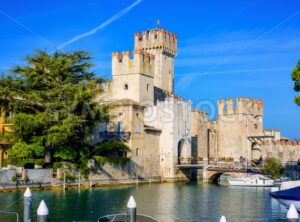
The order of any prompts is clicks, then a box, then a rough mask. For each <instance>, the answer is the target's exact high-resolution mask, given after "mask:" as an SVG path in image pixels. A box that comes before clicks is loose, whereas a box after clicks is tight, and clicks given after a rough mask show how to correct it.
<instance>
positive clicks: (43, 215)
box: [37, 200, 49, 222]
mask: <svg viewBox="0 0 300 222" xmlns="http://www.w3.org/2000/svg"><path fill="white" fill-rule="evenodd" d="M48 221H49V210H48V207H47V205H46V203H45V201H43V200H42V201H41V203H40V205H39V208H38V209H37V222H48Z"/></svg>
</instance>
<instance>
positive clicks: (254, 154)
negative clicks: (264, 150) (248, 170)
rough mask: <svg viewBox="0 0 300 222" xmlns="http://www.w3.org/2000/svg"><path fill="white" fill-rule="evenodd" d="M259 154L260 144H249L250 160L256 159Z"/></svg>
mask: <svg viewBox="0 0 300 222" xmlns="http://www.w3.org/2000/svg"><path fill="white" fill-rule="evenodd" d="M260 156H261V149H260V145H259V144H258V143H257V142H253V143H252V144H251V161H253V160H258V159H259V157H260Z"/></svg>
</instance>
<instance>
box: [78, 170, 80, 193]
mask: <svg viewBox="0 0 300 222" xmlns="http://www.w3.org/2000/svg"><path fill="white" fill-rule="evenodd" d="M80 179H81V172H80V171H79V178H78V189H80V182H81V181H80Z"/></svg>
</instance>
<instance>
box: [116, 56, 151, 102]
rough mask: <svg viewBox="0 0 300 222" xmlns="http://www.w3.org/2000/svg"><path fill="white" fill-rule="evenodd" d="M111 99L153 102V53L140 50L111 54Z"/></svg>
mask: <svg viewBox="0 0 300 222" xmlns="http://www.w3.org/2000/svg"><path fill="white" fill-rule="evenodd" d="M112 74H113V81H112V100H120V99H131V100H133V101H135V102H137V103H143V104H147V105H151V104H153V97H154V86H153V84H154V81H153V76H154V55H151V54H149V53H147V52H144V51H142V50H135V51H134V54H133V58H131V53H130V52H129V51H125V52H122V53H119V52H116V53H113V54H112Z"/></svg>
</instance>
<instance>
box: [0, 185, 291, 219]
mask: <svg viewBox="0 0 300 222" xmlns="http://www.w3.org/2000/svg"><path fill="white" fill-rule="evenodd" d="M269 191H270V189H269V188H245V187H222V186H216V185H210V184H198V183H188V184H184V183H179V184H172V183H169V184H168V183H167V184H152V185H142V186H141V185H140V186H138V187H136V186H126V187H114V188H98V189H94V190H88V189H86V190H84V189H83V190H81V191H78V190H72V191H66V192H63V191H35V192H33V196H34V202H33V209H34V210H33V213H35V212H36V209H37V207H38V204H39V202H40V201H41V200H42V199H44V200H45V202H46V204H47V205H48V208H49V210H50V214H51V221H64V222H65V221H66V222H68V221H96V220H97V218H98V217H100V216H103V215H107V214H113V213H118V212H125V211H126V204H127V201H128V199H129V197H130V195H133V196H134V197H135V199H136V201H137V204H138V212H139V213H143V214H147V215H150V216H153V217H155V218H157V219H159V220H160V221H162V222H183V221H184V222H198V221H202V222H203V221H205V222H210V221H212V222H213V221H219V218H220V217H221V216H222V215H225V216H226V218H227V219H228V221H230V222H244V221H245V222H250V221H251V222H252V221H255V222H259V221H285V215H286V211H287V210H286V209H285V208H284V207H283V206H282V205H280V204H279V203H278V202H277V201H276V200H274V199H271V197H270V196H269ZM22 196H23V193H21V192H18V193H0V209H1V210H3V209H6V210H12V211H17V212H19V214H20V215H22V207H23V204H22V202H23V199H22ZM10 205H11V206H10ZM21 220H22V219H21ZM0 221H14V220H12V219H11V220H8V219H7V218H4V217H1V216H0Z"/></svg>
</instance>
